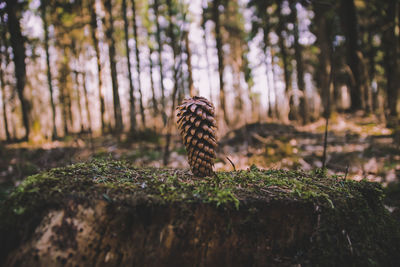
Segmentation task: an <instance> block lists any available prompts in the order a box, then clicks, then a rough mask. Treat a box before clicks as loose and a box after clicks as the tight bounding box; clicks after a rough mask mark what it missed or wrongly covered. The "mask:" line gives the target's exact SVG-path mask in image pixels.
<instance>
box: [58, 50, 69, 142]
mask: <svg viewBox="0 0 400 267" xmlns="http://www.w3.org/2000/svg"><path fill="white" fill-rule="evenodd" d="M63 52H64V56H63V59H62V62H61V68H60V70H59V88H60V96H59V97H60V103H61V109H62V123H63V128H64V136H67V135H68V134H69V132H70V131H69V123H68V121H70V119H71V118H69V116H70V115H71V114H70V112H68V110H70V109H68V107H69V104H68V102H69V99H68V93H67V90H68V88H67V86H68V81H67V80H68V73H69V70H68V59H67V55H66V49H65V48H64V49H63Z"/></svg>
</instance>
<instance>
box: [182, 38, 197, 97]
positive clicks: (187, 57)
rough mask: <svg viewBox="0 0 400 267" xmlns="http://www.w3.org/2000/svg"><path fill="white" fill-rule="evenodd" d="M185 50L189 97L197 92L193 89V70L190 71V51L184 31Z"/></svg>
mask: <svg viewBox="0 0 400 267" xmlns="http://www.w3.org/2000/svg"><path fill="white" fill-rule="evenodd" d="M183 34H184V36H185V52H186V55H187V56H186V65H187V67H188V82H189V95H190V96H191V97H193V96H195V95H197V94H198V92H197V90H195V88H194V85H193V72H192V52H191V50H190V43H189V32H188V31H185V32H184V33H183Z"/></svg>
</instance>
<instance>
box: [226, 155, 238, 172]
mask: <svg viewBox="0 0 400 267" xmlns="http://www.w3.org/2000/svg"><path fill="white" fill-rule="evenodd" d="M226 158H227V160H229V162H230V163H231V164H232V167H233V171H236V167H235V164H233V162H232V160H231V159H230V158H228V157H226Z"/></svg>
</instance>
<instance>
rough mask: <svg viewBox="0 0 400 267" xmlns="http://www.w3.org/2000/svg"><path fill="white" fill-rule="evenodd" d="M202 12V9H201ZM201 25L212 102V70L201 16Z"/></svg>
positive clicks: (205, 31)
mask: <svg viewBox="0 0 400 267" xmlns="http://www.w3.org/2000/svg"><path fill="white" fill-rule="evenodd" d="M203 12H204V11H203ZM201 27H202V29H203V33H204V35H203V42H204V48H205V52H206V54H205V57H206V64H207V74H208V77H207V80H208V86H209V87H210V101H211V102H213V97H212V92H213V86H212V82H211V79H212V70H211V64H210V59H209V58H208V44H207V29H206V21H205V18H203V22H202V23H201Z"/></svg>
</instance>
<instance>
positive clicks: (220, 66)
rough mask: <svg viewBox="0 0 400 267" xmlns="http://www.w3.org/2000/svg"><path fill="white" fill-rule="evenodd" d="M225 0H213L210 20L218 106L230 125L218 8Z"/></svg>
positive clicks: (222, 7)
mask: <svg viewBox="0 0 400 267" xmlns="http://www.w3.org/2000/svg"><path fill="white" fill-rule="evenodd" d="M224 4H226V0H214V1H213V2H212V4H211V20H212V21H213V22H214V33H215V42H216V48H217V56H218V77H219V106H220V109H221V112H222V115H223V118H224V120H225V123H226V124H227V125H230V121H229V116H228V113H227V111H226V107H225V82H224V69H225V64H224V51H223V48H222V46H223V43H222V33H221V28H222V25H221V19H220V10H223V9H224Z"/></svg>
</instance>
